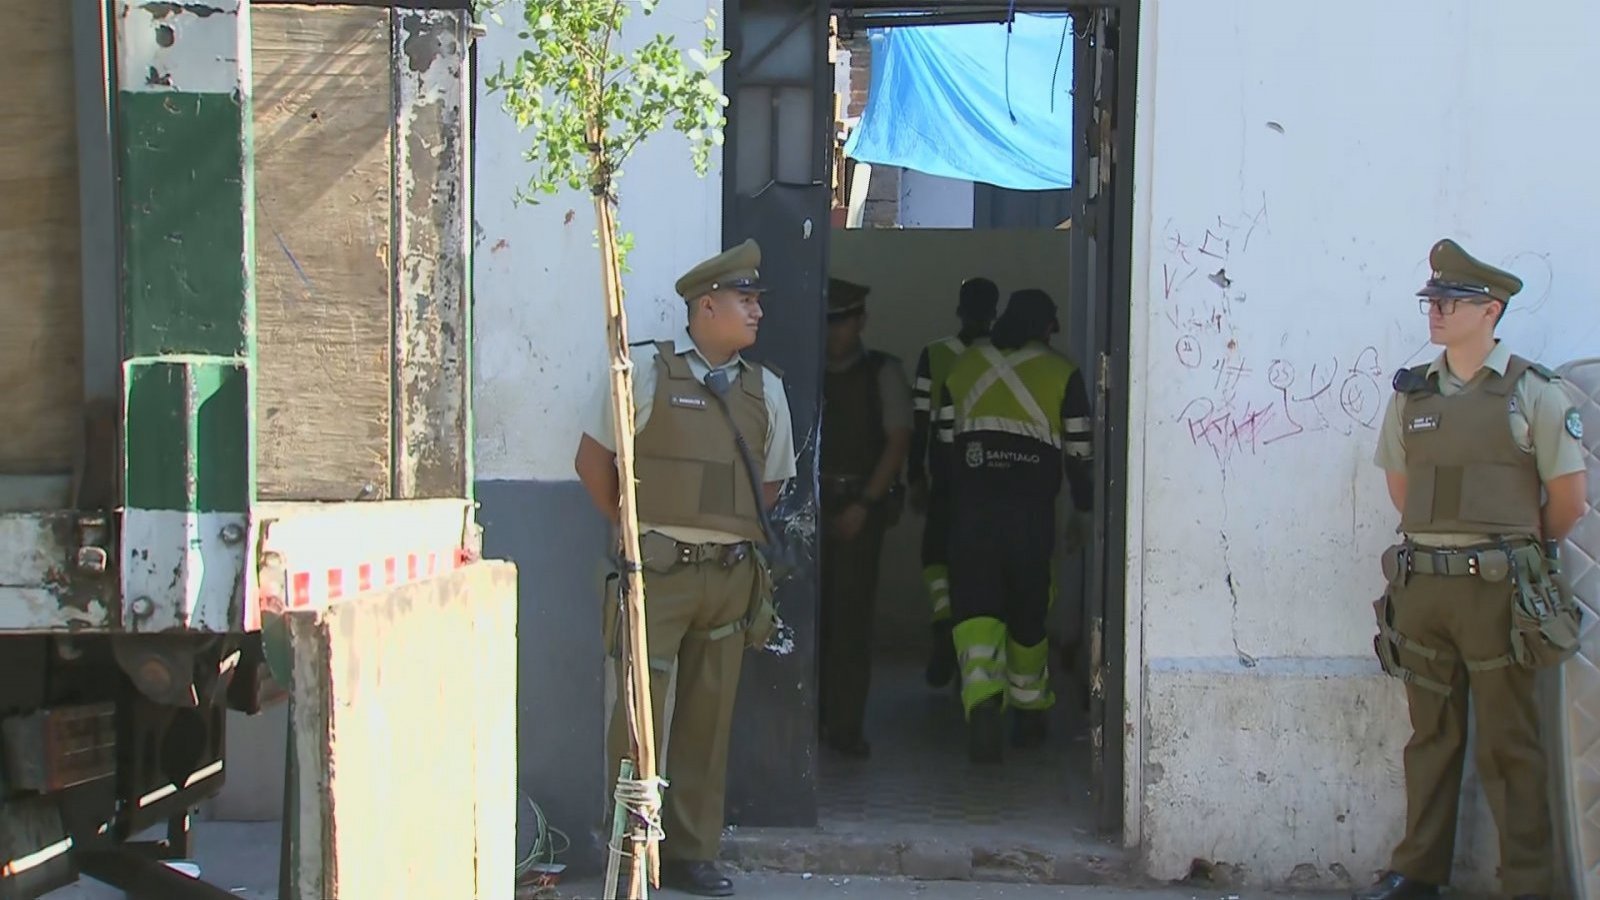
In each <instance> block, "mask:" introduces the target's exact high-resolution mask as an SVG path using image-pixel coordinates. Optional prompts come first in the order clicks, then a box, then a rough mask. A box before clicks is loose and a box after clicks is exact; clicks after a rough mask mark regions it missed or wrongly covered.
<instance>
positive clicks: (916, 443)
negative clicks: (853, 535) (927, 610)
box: [906, 278, 1000, 687]
mask: <svg viewBox="0 0 1600 900" xmlns="http://www.w3.org/2000/svg"><path fill="white" fill-rule="evenodd" d="M999 306H1000V289H999V288H997V287H995V284H994V282H992V281H990V280H989V279H987V278H968V279H967V280H966V281H963V282H962V283H961V294H960V299H959V300H958V301H957V302H956V316H957V318H959V319H960V320H961V330H960V331H959V332H957V333H956V334H953V335H951V336H949V337H943V338H940V339H939V340H936V341H934V342H933V343H931V344H928V345H927V346H926V347H923V348H922V353H921V354H920V355H919V356H918V357H917V376H916V381H915V382H914V383H913V385H912V389H911V405H912V410H913V416H914V426H913V429H912V434H911V459H910V463H909V465H908V466H907V467H906V481H907V484H908V487H909V489H910V491H909V492H910V498H911V506H912V508H913V509H915V510H916V511H917V512H918V513H920V514H922V515H923V516H926V518H925V519H924V522H923V528H922V580H923V583H924V584H926V585H927V587H928V599H929V600H930V601H931V602H932V604H933V647H932V648H931V649H930V650H929V652H928V664H927V667H926V669H925V671H924V672H923V678H924V679H925V680H926V681H927V682H928V685H929V686H930V687H944V686H945V685H947V684H949V683H950V679H951V678H952V677H954V676H955V671H956V649H955V642H954V640H953V639H952V638H951V636H950V631H951V627H952V625H951V621H950V566H949V563H948V555H949V545H950V486H949V485H948V484H946V483H945V481H944V480H943V479H941V478H931V479H930V478H929V473H930V472H932V473H938V472H940V471H942V470H943V469H944V466H942V465H941V464H939V463H938V462H936V461H934V457H936V456H937V455H938V454H939V452H940V447H941V446H943V445H941V444H940V443H939V441H938V440H937V439H935V437H934V431H933V428H932V419H933V412H934V409H933V405H934V401H935V400H936V399H937V398H938V397H939V396H940V392H941V391H943V390H944V380H945V376H946V375H948V374H949V372H950V366H951V364H952V363H954V362H955V361H956V357H958V356H960V355H961V354H963V353H965V352H966V351H967V348H968V347H972V346H975V345H977V344H980V343H988V341H989V328H990V327H991V326H992V325H993V324H994V316H995V312H996V311H997V310H998V308H999Z"/></svg>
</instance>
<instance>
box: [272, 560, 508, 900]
mask: <svg viewBox="0 0 1600 900" xmlns="http://www.w3.org/2000/svg"><path fill="white" fill-rule="evenodd" d="M287 619H288V626H289V633H290V641H291V645H292V654H293V659H294V679H293V680H294V686H293V690H292V693H291V700H290V722H291V733H292V741H293V765H292V767H291V768H292V771H293V775H294V779H295V781H294V784H295V790H294V796H293V801H292V802H291V804H290V813H291V815H292V819H291V827H290V835H289V851H290V860H291V868H292V871H291V873H290V878H289V882H290V883H289V884H286V885H284V886H283V887H282V888H281V891H282V895H283V896H284V897H285V898H286V900H290V898H293V900H309V898H359V897H386V898H395V900H406V898H416V900H432V898H436V897H460V898H474V900H497V898H510V897H511V895H512V889H513V879H512V877H511V875H512V870H513V868H514V853H515V847H514V841H515V834H516V802H517V784H516V759H515V757H516V741H515V739H514V735H515V722H516V703H515V698H514V697H512V696H511V695H510V694H508V693H506V692H504V691H496V690H492V689H488V690H486V689H485V687H486V686H492V685H500V684H509V683H511V682H512V681H514V680H515V676H516V568H515V567H514V566H512V565H510V564H509V563H504V562H481V563H475V564H472V565H469V566H467V567H465V568H462V569H459V570H456V571H454V572H451V573H449V574H447V575H443V576H440V577H438V578H433V579H429V580H427V581H423V582H418V583H414V584H409V585H404V586H402V587H397V588H391V589H387V590H383V591H377V592H373V593H370V594H366V595H363V596H362V597H360V598H359V599H356V600H351V601H349V602H343V603H339V604H336V605H334V606H332V607H330V608H328V609H327V610H326V611H324V612H322V613H320V614H306V613H291V614H289V615H288V616H287ZM441 672H452V673H455V676H454V677H448V678H442V677H440V673H441ZM419 785H421V786H424V788H425V789H424V790H423V791H422V792H421V793H419V792H418V786H419Z"/></svg>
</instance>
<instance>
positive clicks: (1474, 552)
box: [1404, 539, 1540, 581]
mask: <svg viewBox="0 0 1600 900" xmlns="http://www.w3.org/2000/svg"><path fill="white" fill-rule="evenodd" d="M1539 552H1540V550H1539V547H1538V545H1537V544H1533V543H1530V542H1528V541H1526V540H1522V539H1519V540H1517V541H1514V542H1511V543H1508V544H1506V545H1504V546H1477V547H1425V546H1422V545H1420V544H1410V543H1408V544H1407V545H1406V547H1405V550H1404V554H1405V563H1406V571H1407V572H1410V573H1412V574H1414V575H1456V576H1467V575H1472V576H1479V575H1483V574H1485V573H1489V574H1490V575H1494V574H1498V575H1499V576H1500V578H1504V577H1505V575H1506V573H1508V572H1510V571H1511V569H1512V566H1513V563H1514V562H1515V561H1518V560H1521V559H1523V558H1524V557H1526V556H1528V555H1532V554H1537V553H1539ZM1500 578H1493V579H1491V580H1495V581H1498V580H1500Z"/></svg>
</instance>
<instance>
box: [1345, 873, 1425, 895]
mask: <svg viewBox="0 0 1600 900" xmlns="http://www.w3.org/2000/svg"><path fill="white" fill-rule="evenodd" d="M1437 896H1439V886H1438V885H1435V884H1428V883H1427V882H1426V881H1418V880H1416V879H1415V878H1407V877H1406V876H1404V875H1401V874H1400V873H1399V872H1385V873H1384V875H1383V877H1382V878H1379V879H1378V880H1377V882H1375V883H1374V884H1373V885H1372V887H1369V888H1367V889H1366V890H1364V891H1360V892H1357V893H1355V894H1352V895H1351V898H1352V900H1412V898H1415V897H1437Z"/></svg>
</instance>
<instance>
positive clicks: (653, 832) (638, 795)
mask: <svg viewBox="0 0 1600 900" xmlns="http://www.w3.org/2000/svg"><path fill="white" fill-rule="evenodd" d="M666 786H667V780H666V779H665V778H661V777H659V776H657V777H655V778H630V777H626V776H620V777H618V778H617V790H616V793H615V799H616V801H617V805H618V806H620V807H621V808H622V809H623V810H625V811H626V813H627V817H628V822H629V824H630V825H631V826H632V827H631V828H629V829H628V831H629V832H630V834H629V835H627V840H629V841H630V842H631V841H633V840H635V839H637V832H636V831H635V829H638V828H640V827H642V828H643V829H644V831H645V834H646V835H648V839H649V840H654V841H661V840H664V839H665V838H666V832H664V831H663V830H662V828H661V790H662V788H665V787H666ZM611 850H612V851H613V852H615V853H619V854H621V855H622V856H624V857H627V856H631V855H632V854H631V853H629V852H628V851H627V850H626V849H624V848H623V847H622V846H619V845H618V843H617V839H613V841H612V843H611Z"/></svg>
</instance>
